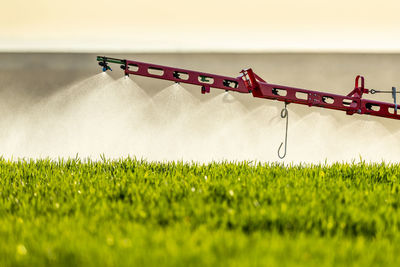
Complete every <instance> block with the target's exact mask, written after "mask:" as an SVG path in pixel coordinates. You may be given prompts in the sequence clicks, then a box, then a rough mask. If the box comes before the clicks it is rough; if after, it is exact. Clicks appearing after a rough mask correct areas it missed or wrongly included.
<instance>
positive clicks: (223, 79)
mask: <svg viewBox="0 0 400 267" xmlns="http://www.w3.org/2000/svg"><path fill="white" fill-rule="evenodd" d="M97 60H99V61H104V62H109V61H108V60H110V62H111V61H113V60H117V61H121V62H123V63H124V65H122V66H121V67H122V68H123V69H124V72H125V75H129V74H132V75H140V76H146V77H151V78H157V79H162V80H169V81H174V82H180V83H187V84H194V85H199V86H201V87H202V93H203V94H204V93H209V92H210V88H211V87H212V88H218V89H224V90H227V91H235V92H240V93H252V94H253V96H254V97H259V98H266V99H272V100H278V101H282V102H285V103H296V104H302V105H307V106H310V107H311V106H316V107H322V108H328V109H335V110H342V111H346V114H348V115H352V114H354V113H358V114H368V115H372V116H379V117H385V118H392V119H400V114H397V111H395V105H394V104H392V103H386V102H379V101H374V100H367V99H362V95H363V94H364V93H366V94H368V92H369V90H368V89H366V88H364V77H362V76H360V75H359V76H357V77H356V80H355V87H354V89H353V90H352V91H351V92H350V93H349V94H348V95H347V96H344V95H337V94H331V93H325V92H319V91H311V90H306V89H301V88H295V87H289V86H284V85H277V84H270V83H267V82H266V81H264V80H263V79H261V78H260V77H259V76H258V75H256V74H255V73H254V72H253V70H252V69H246V70H242V71H241V75H240V76H239V77H237V78H232V77H227V76H221V75H215V74H210V73H205V72H198V71H192V70H186V69H180V68H174V67H168V66H162V65H156V64H151V63H144V62H139V61H133V60H124V59H113V58H106V57H98V59H97ZM114 63H115V62H114Z"/></svg>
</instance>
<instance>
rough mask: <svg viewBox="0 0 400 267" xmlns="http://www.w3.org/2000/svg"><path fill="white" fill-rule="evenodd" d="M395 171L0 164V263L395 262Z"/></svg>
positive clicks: (398, 224) (398, 236)
mask: <svg viewBox="0 0 400 267" xmlns="http://www.w3.org/2000/svg"><path fill="white" fill-rule="evenodd" d="M399 178H400V166H398V165H385V164H376V165H373V164H365V163H363V162H361V163H353V164H333V165H329V166H321V165H314V166H311V165H304V166H298V165H296V166H282V165H277V164H270V165H268V164H254V163H249V162H238V163H228V162H226V163H213V164H209V165H198V164H184V163H150V162H146V161H138V160H134V159H121V160H119V161H107V160H104V161H102V162H92V161H81V160H68V161H63V160H59V161H50V160H38V161H20V162H10V161H6V160H0V266H210V265H211V266H275V265H280V266H291V265H296V266H299V265H303V266H321V265H323V266H343V265H346V266H353V265H354V266H355V265H359V266H367V265H397V266H399V264H400V257H399V256H398V255H399V254H398V253H399V251H400V233H399V229H400V210H399V207H400V196H399V189H400V180H399Z"/></svg>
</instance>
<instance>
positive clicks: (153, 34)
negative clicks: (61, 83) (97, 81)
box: [0, 0, 400, 52]
mask: <svg viewBox="0 0 400 267" xmlns="http://www.w3.org/2000/svg"><path fill="white" fill-rule="evenodd" d="M1 11H2V12H1V16H0V51H60V52H63V51H64V52H71V51H72V52H73V51H75V52H100V51H104V52H112V51H115V52H146V51H147V52H158V51H167V52H184V51H187V52H191V51H221V52H224V51H225V52H235V51H236V52H246V51H247V52H259V51H267V52H268V51H279V52H288V51H289V52H290V51H294V52H299V51H300V52H301V51H317V52H318V51H339V52H400V1H399V0H380V1H370V0H364V1H361V0H329V1H328V0H297V1H294V0H274V1H271V0H264V1H262V0H256V1H243V0H241V1H236V0H230V1H227V0H221V1H218V0H213V1H212V0H200V1H190V0H186V1H184V0H170V1H168V0H164V1H159V0H153V1H146V0H140V1H137V0H108V1H107V0H80V1H78V0H69V1H64V0H3V1H2V3H1Z"/></svg>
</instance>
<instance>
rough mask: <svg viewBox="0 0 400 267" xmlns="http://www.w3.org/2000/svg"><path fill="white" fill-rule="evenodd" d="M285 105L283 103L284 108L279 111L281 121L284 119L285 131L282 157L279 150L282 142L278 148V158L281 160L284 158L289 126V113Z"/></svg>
mask: <svg viewBox="0 0 400 267" xmlns="http://www.w3.org/2000/svg"><path fill="white" fill-rule="evenodd" d="M287 105H288V103H287V102H285V107H284V108H283V109H282V110H281V118H282V119H284V118H286V130H285V152H284V154H283V156H281V148H282V146H283V142H282V143H281V145H280V146H279V148H278V157H279V158H280V159H283V158H284V157H286V149H287V135H288V125H289V113H288V110H287V108H286V106H287Z"/></svg>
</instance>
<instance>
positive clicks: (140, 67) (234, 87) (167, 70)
mask: <svg viewBox="0 0 400 267" xmlns="http://www.w3.org/2000/svg"><path fill="white" fill-rule="evenodd" d="M125 66H126V68H125V75H129V74H132V75H140V76H146V77H151V78H156V79H162V80H169V81H173V82H180V83H188V84H193V85H199V86H202V87H204V88H205V90H203V91H202V92H203V93H206V92H210V88H211V87H213V88H219V89H224V90H229V91H235V92H240V93H248V92H249V90H248V89H247V87H246V86H245V85H244V82H243V80H242V79H241V78H240V77H237V78H232V77H228V76H221V75H215V74H211V73H206V72H199V71H192V70H186V69H179V68H173V67H168V66H162V65H156V64H150V63H145V62H140V61H133V60H126V63H125Z"/></svg>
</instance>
